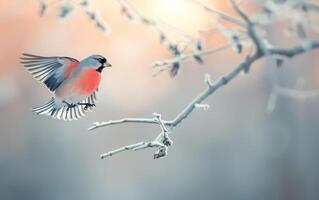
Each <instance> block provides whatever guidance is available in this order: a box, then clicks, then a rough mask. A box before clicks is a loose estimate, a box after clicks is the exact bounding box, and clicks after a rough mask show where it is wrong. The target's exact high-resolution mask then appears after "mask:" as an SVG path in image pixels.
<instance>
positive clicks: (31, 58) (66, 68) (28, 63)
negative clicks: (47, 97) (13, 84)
mask: <svg viewBox="0 0 319 200" xmlns="http://www.w3.org/2000/svg"><path fill="white" fill-rule="evenodd" d="M21 63H22V64H23V65H24V66H25V68H26V69H27V70H28V71H29V72H30V73H31V74H32V76H33V77H34V78H35V79H36V80H38V81H41V82H42V83H44V84H45V85H46V86H47V87H48V88H49V90H50V91H54V90H56V88H58V87H59V86H60V85H61V83H62V82H63V81H64V80H65V79H66V78H67V77H68V76H70V75H71V73H72V71H73V69H74V68H76V67H77V66H78V64H79V61H78V60H76V59H74V58H70V57H43V56H37V55H32V54H22V57H21Z"/></svg>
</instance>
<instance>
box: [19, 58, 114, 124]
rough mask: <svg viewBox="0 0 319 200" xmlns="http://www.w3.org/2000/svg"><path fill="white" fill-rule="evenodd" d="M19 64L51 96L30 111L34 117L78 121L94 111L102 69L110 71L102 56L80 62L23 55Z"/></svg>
mask: <svg viewBox="0 0 319 200" xmlns="http://www.w3.org/2000/svg"><path fill="white" fill-rule="evenodd" d="M20 62H21V64H23V65H24V67H25V68H26V69H27V71H29V72H30V73H31V75H32V76H33V77H34V78H35V79H36V80H38V81H40V82H42V83H43V84H44V85H45V86H46V87H47V88H48V89H49V90H50V92H51V93H52V97H51V98H50V100H49V101H48V102H47V103H46V104H44V105H42V106H38V107H35V108H33V109H32V111H33V112H34V113H35V114H37V115H47V116H50V117H52V118H55V119H59V120H65V121H72V120H77V119H79V118H81V117H83V116H85V114H86V113H87V112H88V111H92V109H93V107H95V106H96V105H95V102H96V93H97V91H98V86H99V84H100V80H101V73H102V71H103V69H104V68H106V67H112V65H111V64H110V63H109V62H108V60H107V59H106V58H105V57H103V56H101V55H91V56H89V57H86V58H84V59H83V60H81V61H78V60H77V59H74V58H71V57H60V56H53V57H45V56H38V55H33V54H27V53H23V54H22V56H21V57H20Z"/></svg>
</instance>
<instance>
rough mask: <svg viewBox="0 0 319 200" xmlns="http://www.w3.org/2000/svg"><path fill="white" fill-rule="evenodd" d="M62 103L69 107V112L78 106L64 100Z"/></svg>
mask: <svg viewBox="0 0 319 200" xmlns="http://www.w3.org/2000/svg"><path fill="white" fill-rule="evenodd" d="M62 103H65V104H66V105H67V106H68V108H67V109H66V111H67V112H68V111H69V110H70V108H74V107H75V106H76V104H73V103H68V102H66V101H64V100H63V101H62Z"/></svg>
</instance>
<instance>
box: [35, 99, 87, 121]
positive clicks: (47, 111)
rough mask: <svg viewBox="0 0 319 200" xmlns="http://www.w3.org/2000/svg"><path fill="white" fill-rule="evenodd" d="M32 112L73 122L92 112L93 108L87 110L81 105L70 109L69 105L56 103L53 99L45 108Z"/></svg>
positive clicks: (40, 107) (41, 107) (36, 108)
mask: <svg viewBox="0 0 319 200" xmlns="http://www.w3.org/2000/svg"><path fill="white" fill-rule="evenodd" d="M32 111H33V112H34V113H35V114H37V115H48V116H51V117H53V118H56V119H63V120H69V121H71V120H77V119H79V118H81V117H83V116H84V115H85V113H86V112H87V111H91V108H89V109H87V110H86V109H84V107H83V106H80V105H75V106H74V107H70V108H69V107H68V106H67V105H65V104H63V103H61V102H60V101H56V100H55V99H54V97H52V98H51V99H50V101H49V102H47V103H46V104H44V105H43V106H39V107H35V108H33V109H32Z"/></svg>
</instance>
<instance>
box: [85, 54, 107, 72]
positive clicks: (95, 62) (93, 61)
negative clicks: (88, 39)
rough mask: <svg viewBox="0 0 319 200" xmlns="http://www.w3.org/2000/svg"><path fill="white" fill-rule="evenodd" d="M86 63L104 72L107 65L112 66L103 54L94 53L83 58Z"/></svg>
mask: <svg viewBox="0 0 319 200" xmlns="http://www.w3.org/2000/svg"><path fill="white" fill-rule="evenodd" d="M83 62H84V63H85V64H87V65H88V66H90V67H94V68H95V69H96V71H98V72H102V70H103V69H104V68H105V67H112V65H111V64H110V63H109V62H108V61H107V59H106V58H105V57H103V56H101V55H92V56H89V57H87V58H85V59H84V60H83Z"/></svg>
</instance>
